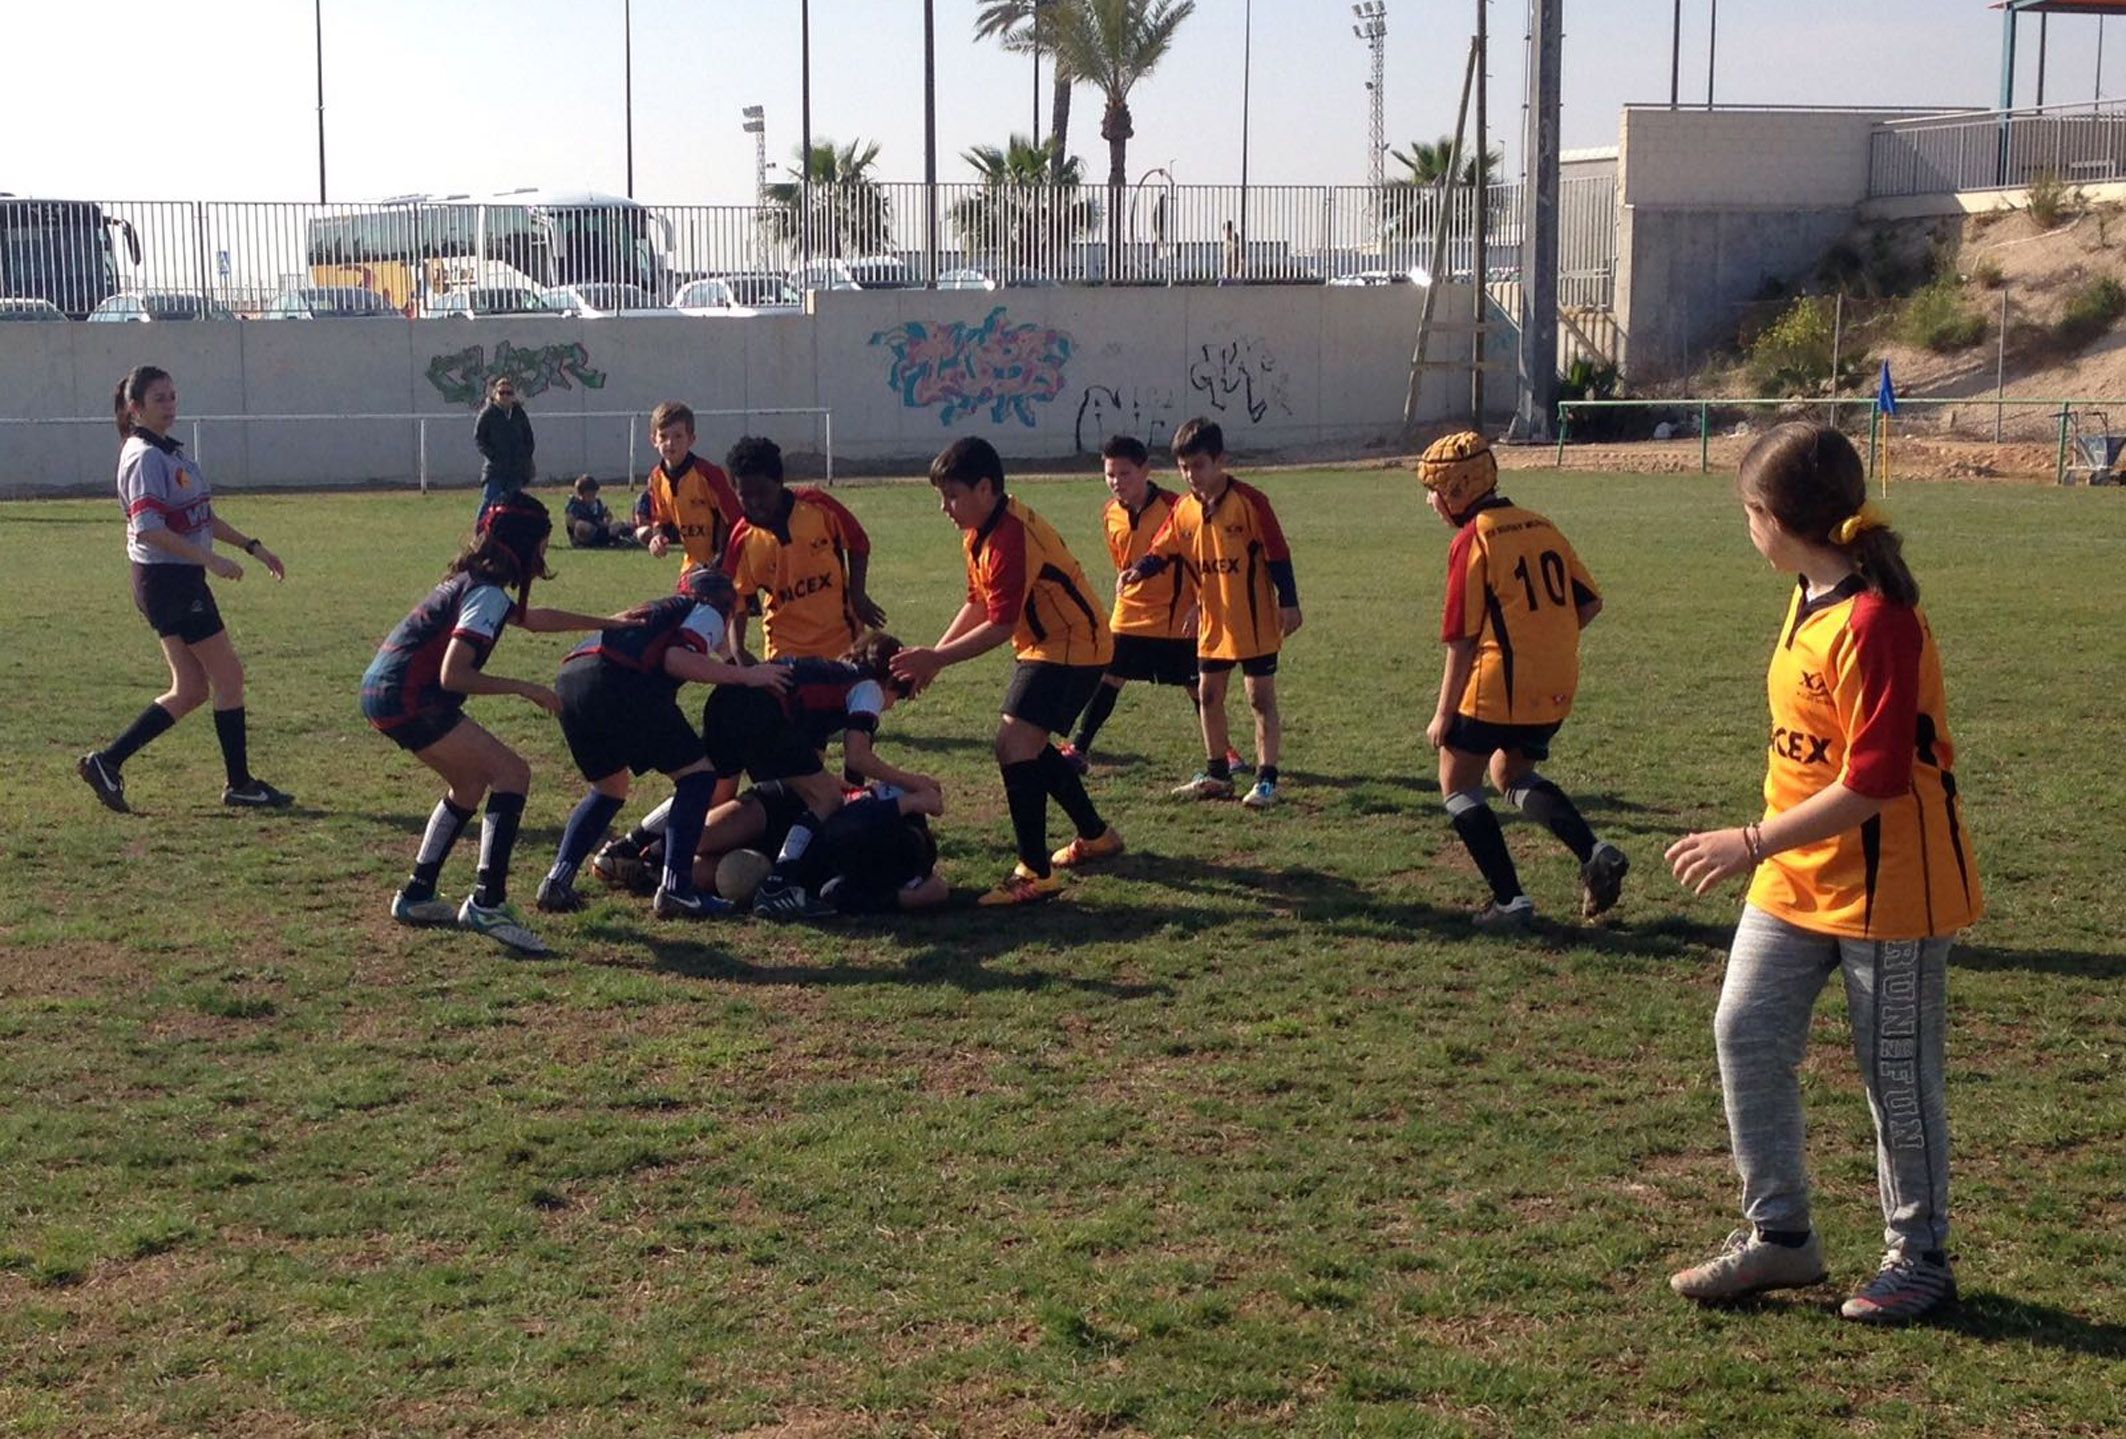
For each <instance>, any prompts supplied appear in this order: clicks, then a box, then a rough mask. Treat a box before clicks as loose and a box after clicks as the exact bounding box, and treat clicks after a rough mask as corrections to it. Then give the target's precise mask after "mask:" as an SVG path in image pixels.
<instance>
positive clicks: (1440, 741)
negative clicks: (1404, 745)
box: [1425, 714, 1454, 749]
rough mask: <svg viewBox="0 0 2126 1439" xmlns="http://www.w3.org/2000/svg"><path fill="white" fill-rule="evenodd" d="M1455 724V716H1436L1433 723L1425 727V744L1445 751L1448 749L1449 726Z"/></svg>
mask: <svg viewBox="0 0 2126 1439" xmlns="http://www.w3.org/2000/svg"><path fill="white" fill-rule="evenodd" d="M1453 722H1454V716H1452V715H1445V714H1436V715H1434V716H1432V723H1431V724H1428V725H1426V726H1425V743H1426V744H1428V745H1431V746H1432V747H1433V748H1434V749H1445V748H1446V747H1447V726H1448V725H1450V724H1452V723H1453Z"/></svg>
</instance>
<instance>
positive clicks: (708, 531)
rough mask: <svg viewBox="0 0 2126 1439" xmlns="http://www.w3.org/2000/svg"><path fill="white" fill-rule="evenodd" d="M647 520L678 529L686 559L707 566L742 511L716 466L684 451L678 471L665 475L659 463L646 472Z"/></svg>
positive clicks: (723, 546) (718, 557) (727, 540)
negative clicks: (684, 455) (648, 502)
mask: <svg viewBox="0 0 2126 1439" xmlns="http://www.w3.org/2000/svg"><path fill="white" fill-rule="evenodd" d="M647 489H648V490H649V496H650V522H651V523H652V524H657V525H669V526H670V527H671V528H673V529H675V530H677V531H678V532H679V543H680V546H681V547H682V548H683V549H684V550H685V551H686V561H685V563H686V564H689V565H713V564H715V563H717V562H718V561H720V560H721V559H722V558H723V552H724V550H725V549H726V548H727V547H728V546H729V545H730V542H731V531H732V530H734V529H736V528H737V527H738V522H739V520H740V519H741V518H742V517H743V516H744V513H745V512H744V511H743V510H742V509H741V508H740V507H739V504H738V491H736V490H734V489H732V488H731V477H730V476H729V475H727V474H725V473H724V472H723V471H722V470H720V469H718V468H717V467H716V466H714V465H712V464H710V463H709V462H708V461H707V460H704V459H702V458H701V457H700V456H699V455H693V454H690V455H688V456H687V457H686V459H684V460H683V461H681V462H680V466H679V473H678V474H676V475H672V474H667V473H666V472H665V468H664V462H663V461H661V460H660V461H658V463H657V467H656V468H655V469H653V470H651V471H650V482H649V485H648V486H647Z"/></svg>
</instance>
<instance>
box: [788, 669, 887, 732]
mask: <svg viewBox="0 0 2126 1439" xmlns="http://www.w3.org/2000/svg"><path fill="white" fill-rule="evenodd" d="M769 663H771V664H779V665H788V666H789V668H790V670H791V672H792V681H793V682H792V684H791V685H790V692H789V693H788V694H786V695H784V696H783V697H782V708H783V713H784V714H785V715H787V716H788V717H789V719H790V723H791V724H793V725H794V726H796V728H797V731H798V733H800V734H802V735H803V736H804V737H805V739H806V741H807V742H808V743H810V744H811V746H812V747H813V748H814V749H817V750H824V749H826V747H827V742H828V741H829V740H831V739H833V738H834V737H835V736H836V735H838V734H841V733H842V732H843V731H845V730H855V731H857V732H859V733H861V734H876V733H877V732H878V717H879V715H880V714H881V713H882V712H884V710H885V708H886V691H885V687H884V686H882V685H881V684H880V683H879V682H878V681H877V680H875V679H873V678H872V677H871V676H870V675H868V674H865V673H864V672H863V671H862V670H860V669H858V668H857V667H856V666H855V665H852V664H849V663H848V662H846V661H844V660H819V659H795V660H771V661H769Z"/></svg>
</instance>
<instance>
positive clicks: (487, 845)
mask: <svg viewBox="0 0 2126 1439" xmlns="http://www.w3.org/2000/svg"><path fill="white" fill-rule="evenodd" d="M523 819H524V796H523V795H521V794H503V793H502V792H501V791H499V790H497V791H496V792H495V793H493V794H490V795H489V796H488V797H487V823H486V824H485V825H484V826H482V827H481V830H480V884H479V887H478V888H477V889H475V890H473V892H472V902H473V903H474V904H477V905H479V906H480V907H481V908H483V909H492V908H493V907H494V906H496V905H498V904H501V903H503V902H505V901H506V900H508V898H509V854H510V851H511V850H513V849H515V848H516V847H517V826H518V824H520V823H521V822H522V821H523Z"/></svg>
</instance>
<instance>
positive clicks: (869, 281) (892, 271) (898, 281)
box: [849, 260, 915, 290]
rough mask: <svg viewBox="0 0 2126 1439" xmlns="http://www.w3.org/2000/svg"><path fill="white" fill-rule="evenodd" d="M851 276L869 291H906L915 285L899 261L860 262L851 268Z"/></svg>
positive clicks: (912, 278)
mask: <svg viewBox="0 0 2126 1439" xmlns="http://www.w3.org/2000/svg"><path fill="white" fill-rule="evenodd" d="M849 275H850V277H851V278H852V279H854V280H855V281H856V283H857V284H859V285H862V286H863V287H864V288H865V289H867V290H905V289H907V288H908V287H909V286H911V285H913V284H914V283H915V280H914V277H912V276H911V275H909V273H908V269H907V267H906V266H905V265H903V264H901V263H900V261H898V260H858V261H856V262H855V263H853V264H851V265H850V266H849Z"/></svg>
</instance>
